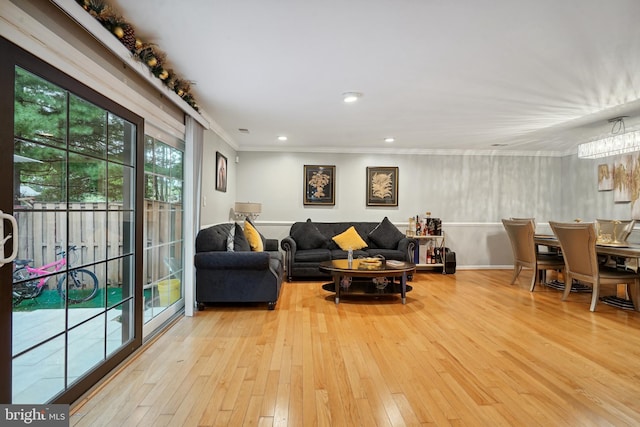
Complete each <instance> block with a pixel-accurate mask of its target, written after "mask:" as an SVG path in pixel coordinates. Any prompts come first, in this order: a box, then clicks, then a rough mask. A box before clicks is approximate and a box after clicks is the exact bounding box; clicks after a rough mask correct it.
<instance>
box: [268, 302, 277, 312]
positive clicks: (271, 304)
mask: <svg viewBox="0 0 640 427" xmlns="http://www.w3.org/2000/svg"><path fill="white" fill-rule="evenodd" d="M275 308H276V302H275V301H269V302H267V309H268V310H275Z"/></svg>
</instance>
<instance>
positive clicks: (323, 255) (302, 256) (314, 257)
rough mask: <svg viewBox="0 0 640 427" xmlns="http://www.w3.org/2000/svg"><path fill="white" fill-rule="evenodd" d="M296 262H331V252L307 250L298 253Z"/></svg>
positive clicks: (327, 250)
mask: <svg viewBox="0 0 640 427" xmlns="http://www.w3.org/2000/svg"><path fill="white" fill-rule="evenodd" d="M295 261H296V262H322V261H331V252H330V251H329V249H307V250H305V251H296V259H295Z"/></svg>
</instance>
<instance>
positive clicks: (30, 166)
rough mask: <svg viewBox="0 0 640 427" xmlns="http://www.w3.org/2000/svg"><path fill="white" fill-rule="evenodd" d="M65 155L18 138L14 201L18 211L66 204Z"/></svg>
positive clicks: (15, 156)
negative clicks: (54, 204)
mask: <svg viewBox="0 0 640 427" xmlns="http://www.w3.org/2000/svg"><path fill="white" fill-rule="evenodd" d="M66 157H67V155H66V152H65V151H64V150H60V149H57V148H52V147H47V146H45V145H42V144H36V143H33V142H28V141H24V140H20V139H16V140H15V148H14V155H13V158H14V181H13V182H14V199H15V202H16V203H15V206H16V208H18V209H21V208H22V209H44V208H46V206H43V204H44V203H58V204H59V203H66V201H67V162H66Z"/></svg>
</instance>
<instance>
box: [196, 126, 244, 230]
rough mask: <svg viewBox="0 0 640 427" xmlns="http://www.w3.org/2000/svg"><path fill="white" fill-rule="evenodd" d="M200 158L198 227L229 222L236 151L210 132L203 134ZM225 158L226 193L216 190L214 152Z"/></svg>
mask: <svg viewBox="0 0 640 427" xmlns="http://www.w3.org/2000/svg"><path fill="white" fill-rule="evenodd" d="M202 151H203V156H202V199H201V200H200V209H201V211H200V227H201V228H204V227H207V226H210V225H213V224H218V223H221V222H229V213H230V211H231V209H232V208H233V206H234V203H235V202H236V186H237V180H236V174H237V168H236V162H235V159H236V151H235V150H234V149H233V148H232V147H231V146H229V144H227V143H226V142H225V141H224V140H223V139H222V138H220V137H219V136H218V135H217V134H216V133H215V132H213V131H211V130H205V132H204V146H203V150H202ZM217 151H218V152H220V153H222V155H223V156H225V157H226V158H227V191H226V192H222V191H217V190H216V152H217Z"/></svg>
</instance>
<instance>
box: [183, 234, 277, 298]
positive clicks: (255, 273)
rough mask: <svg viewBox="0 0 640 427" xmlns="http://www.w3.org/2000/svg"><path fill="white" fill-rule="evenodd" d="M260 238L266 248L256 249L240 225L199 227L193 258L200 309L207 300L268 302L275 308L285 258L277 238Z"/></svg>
mask: <svg viewBox="0 0 640 427" xmlns="http://www.w3.org/2000/svg"><path fill="white" fill-rule="evenodd" d="M232 229H233V230H234V232H233V233H232V232H231V230H232ZM230 235H231V238H230ZM261 237H262V240H263V244H264V249H265V250H264V251H263V252H253V251H251V248H250V247H249V243H248V242H247V240H246V238H245V237H244V235H243V233H242V228H241V227H240V226H239V225H238V224H218V225H214V226H212V227H209V228H206V229H203V230H200V232H199V233H198V236H197V237H196V254H195V258H194V264H195V268H196V303H197V305H198V309H199V310H202V309H204V306H205V304H206V303H239V302H251V303H255V302H266V303H267V308H268V309H269V310H273V309H274V308H275V305H276V302H277V301H278V296H279V295H280V288H281V286H282V279H283V277H284V268H283V263H282V260H283V257H282V253H281V252H280V251H279V250H278V240H276V239H265V238H264V237H263V236H261Z"/></svg>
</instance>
